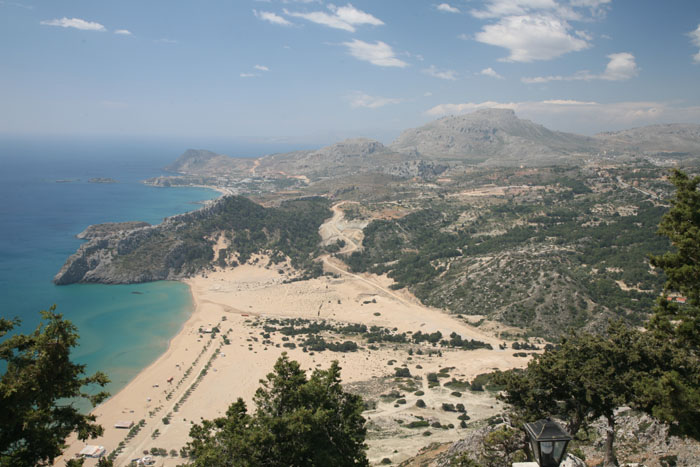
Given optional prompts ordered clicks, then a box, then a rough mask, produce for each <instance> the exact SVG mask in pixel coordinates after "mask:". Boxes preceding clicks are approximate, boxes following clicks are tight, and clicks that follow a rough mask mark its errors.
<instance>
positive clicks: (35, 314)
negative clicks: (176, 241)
mask: <svg viewBox="0 0 700 467" xmlns="http://www.w3.org/2000/svg"><path fill="white" fill-rule="evenodd" d="M185 149H187V147H183V146H182V145H181V143H176V142H163V141H157V142H154V141H126V142H125V141H104V140H94V139H93V140H80V141H73V140H70V139H39V140H37V139H30V138H17V139H7V138H5V139H2V138H0V200H1V201H0V316H2V317H4V318H8V319H11V318H15V317H17V318H19V319H21V321H22V323H21V325H20V326H19V327H18V328H16V329H15V332H23V333H29V332H32V331H33V330H34V329H36V327H37V325H38V324H39V322H40V310H46V309H48V308H49V307H50V306H52V305H56V311H57V312H59V313H62V314H63V316H64V317H65V318H67V319H69V320H70V321H72V322H73V324H75V325H76V326H77V328H78V333H79V334H80V340H79V346H78V347H77V348H76V349H74V350H73V352H72V354H71V355H72V358H73V360H74V361H75V362H77V363H81V364H85V365H86V372H87V373H88V374H92V373H93V372H95V371H98V370H99V371H103V372H104V373H106V374H107V376H108V377H109V378H110V380H111V383H110V384H109V386H108V387H107V390H108V391H109V392H110V393H112V394H115V393H116V392H118V391H119V390H120V389H121V388H122V387H124V386H125V385H126V384H127V383H128V382H129V381H130V380H131V379H132V378H133V377H134V376H136V374H138V373H139V371H141V370H142V369H143V368H145V367H146V366H148V365H149V364H150V363H152V362H153V361H154V360H155V359H156V358H157V357H158V356H159V355H161V354H162V353H163V352H164V351H165V350H166V349H167V346H168V342H169V340H170V339H171V338H172V337H173V336H174V335H175V334H177V332H178V331H179V330H180V329H181V327H182V325H183V324H184V322H185V321H186V320H187V318H188V317H189V315H190V314H191V312H192V309H193V304H192V298H191V295H190V292H189V288H188V287H187V286H186V285H185V284H183V283H180V282H168V281H161V282H153V283H145V284H134V285H100V284H75V285H68V286H56V285H54V284H53V283H52V278H53V277H54V275H55V274H56V273H57V272H58V271H59V269H60V268H61V266H62V265H63V263H64V262H65V260H66V258H68V256H70V255H71V254H73V253H74V252H75V251H76V249H77V248H78V247H79V246H80V245H81V242H82V241H81V240H79V239H78V238H76V235H77V234H78V233H80V232H81V231H82V230H84V229H85V228H86V227H87V226H89V225H91V224H97V223H102V222H123V221H131V220H134V221H145V222H149V223H151V224H157V223H160V222H161V221H162V220H163V218H165V217H167V216H171V215H174V214H178V213H183V212H187V211H191V210H195V209H198V208H199V207H200V206H201V205H202V203H204V202H206V201H207V200H211V199H214V198H216V197H218V196H219V194H218V193H217V192H216V191H213V190H210V189H205V188H190V187H187V188H157V187H151V186H147V185H145V184H143V183H142V181H143V180H144V179H146V178H149V177H154V176H158V175H163V174H164V173H165V172H164V170H163V169H162V167H164V166H165V165H167V164H169V163H171V162H172V161H174V160H175V159H176V158H177V157H178V156H179V154H181V153H182V152H183V151H184V150H185ZM266 149H267V148H264V147H259V148H250V147H248V148H246V150H245V151H242V152H244V153H245V154H247V155H255V152H258V153H259V154H260V155H262V154H265V153H267V152H266ZM270 149H279V148H277V147H275V148H270ZM97 177H101V178H112V179H115V180H116V181H117V183H113V184H104V183H90V182H88V180H89V179H91V178H97ZM0 363H1V362H0ZM0 370H2V369H0ZM0 372H1V371H0Z"/></svg>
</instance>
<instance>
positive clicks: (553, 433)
mask: <svg viewBox="0 0 700 467" xmlns="http://www.w3.org/2000/svg"><path fill="white" fill-rule="evenodd" d="M525 430H527V433H528V435H530V436H531V437H532V438H534V439H535V440H537V441H571V436H569V434H568V433H567V432H566V431H564V430H562V428H561V427H560V426H559V425H558V424H557V423H555V422H553V421H552V420H549V419H546V420H537V421H536V422H532V423H526V424H525Z"/></svg>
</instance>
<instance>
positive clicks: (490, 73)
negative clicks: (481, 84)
mask: <svg viewBox="0 0 700 467" xmlns="http://www.w3.org/2000/svg"><path fill="white" fill-rule="evenodd" d="M479 74H480V75H484V76H490V77H491V78H496V79H504V78H503V76H501V75H499V74H498V73H497V72H496V70H494V69H493V68H491V67H488V68H484V69H483V70H481V71H480V72H479Z"/></svg>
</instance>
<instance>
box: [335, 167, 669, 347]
mask: <svg viewBox="0 0 700 467" xmlns="http://www.w3.org/2000/svg"><path fill="white" fill-rule="evenodd" d="M511 178H512V179H513V180H508V182H511V183H512V182H513V181H515V182H516V183H517V177H515V176H512V177H511ZM520 182H521V183H522V182H523V181H520ZM528 183H531V181H529V182H528ZM547 183H548V184H549V186H554V187H557V188H556V190H550V191H542V192H539V193H538V196H537V197H522V198H515V197H514V198H506V199H505V200H503V201H494V202H492V203H490V204H488V203H485V204H484V205H483V206H481V207H480V209H479V210H478V211H472V218H470V219H469V220H468V221H465V220H464V216H463V211H464V209H465V208H464V207H463V205H461V204H459V203H458V202H451V201H438V202H435V201H433V202H431V203H430V205H426V206H425V207H424V208H423V209H420V210H418V211H415V212H412V213H410V214H408V215H406V216H404V217H402V218H399V219H392V220H386V219H382V220H375V221H373V222H371V223H370V224H369V225H368V226H367V227H366V228H365V229H364V234H365V238H364V241H363V246H364V248H363V250H361V251H356V252H353V253H352V254H351V255H348V256H346V257H345V261H346V262H347V264H348V265H349V266H350V268H351V269H352V270H353V271H355V272H364V271H369V272H374V273H377V274H383V273H386V274H388V276H389V277H391V278H392V279H394V281H395V282H396V284H395V285H394V287H396V288H403V287H407V288H409V289H410V290H411V291H412V292H413V293H414V294H415V295H416V296H417V297H418V298H420V299H421V300H422V301H423V302H424V303H425V304H427V305H432V306H437V307H441V308H447V309H449V310H451V311H452V312H455V313H464V314H487V315H489V317H490V318H491V319H496V320H499V321H503V322H505V323H507V324H510V325H515V326H518V327H524V328H527V329H529V330H530V331H531V333H532V334H534V335H548V336H551V335H552V332H554V334H555V335H559V334H561V333H563V332H565V331H566V329H568V328H569V327H574V328H580V327H583V326H585V325H587V324H589V323H590V322H591V321H592V320H596V319H601V317H602V316H608V317H609V316H615V315H616V316H619V317H622V318H623V319H625V320H628V321H629V322H631V323H634V324H639V323H642V322H643V321H644V320H645V319H646V317H648V312H649V310H650V309H651V307H652V305H653V303H654V297H655V296H656V295H657V294H658V293H659V292H660V290H661V286H662V284H663V280H664V278H663V275H662V274H658V273H657V274H652V273H651V272H650V267H649V262H648V260H647V256H646V255H647V254H649V253H651V254H659V253H661V252H662V251H664V250H665V249H667V248H668V240H667V239H665V238H663V237H659V236H657V235H656V233H655V229H656V225H657V224H658V222H659V220H660V219H661V216H662V215H663V213H664V212H665V210H666V208H665V207H664V206H663V205H658V204H654V203H651V202H649V201H648V200H645V198H644V196H643V195H642V194H640V193H637V192H632V191H625V192H620V191H614V190H612V191H609V192H594V191H592V190H591V188H590V186H589V183H593V182H592V181H590V180H589V179H587V178H586V177H585V175H584V174H583V173H579V172H575V171H573V172H569V173H562V174H559V173H558V171H557V170H555V169H552V170H551V173H550V174H549V178H548V179H547ZM621 213H622V214H621ZM494 257H497V258H499V261H498V266H491V265H490V264H489V262H490V261H491V259H492V258H494ZM467 271H469V272H468V273H467ZM620 283H623V285H624V284H626V285H627V286H629V287H625V288H623V286H621V285H620ZM602 319H603V323H604V320H605V318H602Z"/></svg>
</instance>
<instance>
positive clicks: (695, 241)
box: [651, 170, 700, 352]
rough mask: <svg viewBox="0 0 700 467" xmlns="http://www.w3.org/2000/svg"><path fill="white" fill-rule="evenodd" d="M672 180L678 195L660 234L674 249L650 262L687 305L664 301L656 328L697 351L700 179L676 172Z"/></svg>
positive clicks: (699, 333) (699, 326)
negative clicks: (666, 238)
mask: <svg viewBox="0 0 700 467" xmlns="http://www.w3.org/2000/svg"><path fill="white" fill-rule="evenodd" d="M671 181H672V182H673V184H674V185H675V186H676V195H675V197H674V199H673V200H671V205H672V207H671V209H670V210H669V211H668V212H667V213H666V215H664V217H663V219H662V221H661V224H660V225H659V234H661V235H664V236H666V237H668V238H669V240H671V243H672V245H673V247H674V249H673V251H669V252H666V253H664V254H663V255H659V256H652V257H651V263H652V264H653V265H654V266H656V267H659V268H661V269H663V271H664V273H666V277H667V278H668V281H667V282H666V287H665V290H666V291H667V292H669V291H673V292H678V293H680V294H681V295H682V296H684V297H686V298H687V303H686V304H684V305H678V304H676V303H670V302H669V301H668V300H663V299H662V300H661V301H660V302H659V306H658V307H657V313H656V316H655V320H654V325H655V327H657V328H659V329H661V330H663V331H665V333H666V334H667V335H668V334H671V333H673V334H675V336H676V338H678V339H679V340H680V341H682V343H683V345H686V346H688V347H690V348H692V349H693V350H694V351H695V352H697V351H698V349H699V348H700V191H698V184H700V177H694V178H690V177H688V176H687V175H686V174H684V173H683V172H681V171H679V170H675V171H674V172H673V175H672V177H671Z"/></svg>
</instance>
